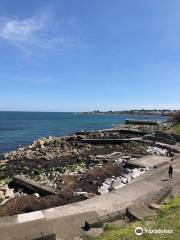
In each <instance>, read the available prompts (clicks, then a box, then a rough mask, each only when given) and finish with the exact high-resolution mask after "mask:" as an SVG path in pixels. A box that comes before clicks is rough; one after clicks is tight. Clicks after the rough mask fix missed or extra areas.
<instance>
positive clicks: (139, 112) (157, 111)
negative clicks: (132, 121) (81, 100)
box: [83, 109, 177, 116]
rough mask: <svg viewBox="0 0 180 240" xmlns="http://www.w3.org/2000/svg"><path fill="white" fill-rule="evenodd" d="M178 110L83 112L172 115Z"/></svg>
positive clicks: (95, 112) (96, 112)
mask: <svg viewBox="0 0 180 240" xmlns="http://www.w3.org/2000/svg"><path fill="white" fill-rule="evenodd" d="M176 111H177V110H169V109H163V110H156V109H153V110H145V109H141V110H136V109H135V110H124V111H99V110H95V111H89V112H83V114H121V115H123V114H130V115H160V116H170V115H172V114H173V113H175V112H176Z"/></svg>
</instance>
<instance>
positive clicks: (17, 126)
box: [0, 111, 167, 154]
mask: <svg viewBox="0 0 180 240" xmlns="http://www.w3.org/2000/svg"><path fill="white" fill-rule="evenodd" d="M128 118H133V119H147V120H159V121H165V120H166V119H167V117H165V116H158V115H129V114H124V115H121V114H104V115H103V114H100V115H98V114H82V113H80V112H35V111H0V154H3V153H6V152H8V151H12V150H15V149H16V148H17V147H19V146H25V145H28V144H30V143H32V142H33V141H34V140H36V139H37V138H41V137H48V136H63V135H69V134H72V133H75V132H77V131H93V130H102V129H107V128H112V127H113V126H115V125H118V124H122V123H124V121H125V120H126V119H128Z"/></svg>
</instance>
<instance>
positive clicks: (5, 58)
mask: <svg viewBox="0 0 180 240" xmlns="http://www.w3.org/2000/svg"><path fill="white" fill-rule="evenodd" d="M0 2H1V7H0V110H28V111H86V110H95V109H100V110H119V109H135V108H136V109H137V108H176V109H179V108H180V14H179V9H180V1H179V0H136V1H134V0H113V1H110V0H98V1H97V0H91V1H87V0H76V1H74V0H66V1H65V0H43V1H42V0H16V1H11V0H1V1H0Z"/></svg>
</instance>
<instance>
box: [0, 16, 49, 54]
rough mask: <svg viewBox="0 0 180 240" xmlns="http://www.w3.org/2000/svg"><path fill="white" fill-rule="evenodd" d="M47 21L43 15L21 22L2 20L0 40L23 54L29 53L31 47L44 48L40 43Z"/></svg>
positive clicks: (17, 20)
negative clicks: (23, 52)
mask: <svg viewBox="0 0 180 240" xmlns="http://www.w3.org/2000/svg"><path fill="white" fill-rule="evenodd" d="M48 21H49V17H48V15H46V14H44V13H43V14H41V15H40V16H39V17H37V16H33V17H32V18H28V19H22V20H19V19H3V20H1V26H0V38H1V39H3V40H5V41H7V42H8V43H9V44H11V45H14V46H15V47H18V48H19V49H21V50H23V51H25V52H30V49H31V48H32V47H39V46H42V47H43V46H45V45H43V44H42V43H43V39H44V37H45V35H46V34H45V33H46V31H47V28H46V27H47V25H48ZM43 34H44V36H43Z"/></svg>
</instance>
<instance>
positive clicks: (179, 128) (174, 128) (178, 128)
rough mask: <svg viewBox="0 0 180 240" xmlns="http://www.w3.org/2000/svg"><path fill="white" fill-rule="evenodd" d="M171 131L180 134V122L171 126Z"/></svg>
mask: <svg viewBox="0 0 180 240" xmlns="http://www.w3.org/2000/svg"><path fill="white" fill-rule="evenodd" d="M170 131H171V132H172V133H175V134H180V123H177V124H175V125H174V126H172V127H171V128H170Z"/></svg>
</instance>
